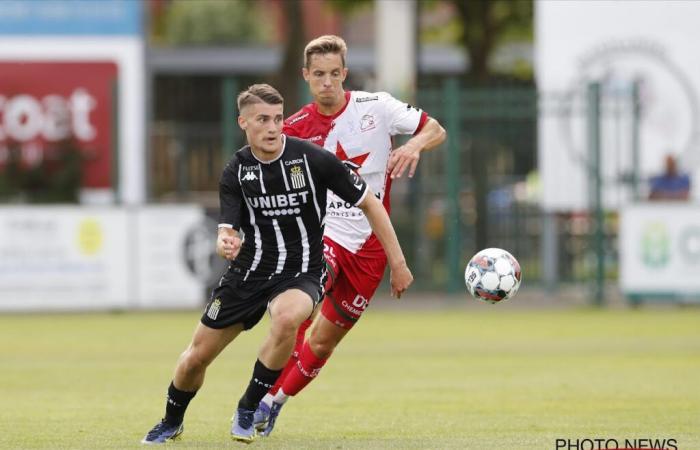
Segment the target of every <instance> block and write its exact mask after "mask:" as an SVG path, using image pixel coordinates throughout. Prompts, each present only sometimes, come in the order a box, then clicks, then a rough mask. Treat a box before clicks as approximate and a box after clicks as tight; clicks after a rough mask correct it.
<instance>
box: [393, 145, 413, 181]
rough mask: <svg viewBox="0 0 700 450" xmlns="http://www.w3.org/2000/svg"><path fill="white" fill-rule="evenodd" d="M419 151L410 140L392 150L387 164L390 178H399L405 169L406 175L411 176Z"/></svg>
mask: <svg viewBox="0 0 700 450" xmlns="http://www.w3.org/2000/svg"><path fill="white" fill-rule="evenodd" d="M420 151H421V149H420V147H418V145H416V144H414V143H412V142H411V141H408V142H406V144H404V145H402V146H401V147H399V148H397V149H395V150H393V151H392V152H391V154H390V155H389V164H388V166H387V168H388V169H389V172H391V178H401V176H402V175H403V173H404V172H405V171H406V169H408V177H409V178H413V175H414V174H415V173H416V167H418V161H419V160H420Z"/></svg>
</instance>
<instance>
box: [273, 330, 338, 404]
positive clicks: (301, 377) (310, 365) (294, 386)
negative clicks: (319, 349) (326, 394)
mask: <svg viewBox="0 0 700 450" xmlns="http://www.w3.org/2000/svg"><path fill="white" fill-rule="evenodd" d="M326 361H328V358H324V359H321V358H319V357H318V356H316V355H314V352H312V351H311V347H310V346H309V342H308V341H307V342H305V343H304V348H303V349H302V350H301V353H300V354H299V360H298V361H297V363H296V364H295V365H294V370H292V371H291V372H289V373H288V374H287V376H286V377H285V379H284V383H283V384H282V390H284V393H285V394H287V395H296V394H297V393H298V392H299V391H301V390H302V389H304V388H305V387H306V385H307V384H309V383H311V380H313V379H314V378H316V375H318V372H320V371H321V368H322V367H323V365H324V364H326Z"/></svg>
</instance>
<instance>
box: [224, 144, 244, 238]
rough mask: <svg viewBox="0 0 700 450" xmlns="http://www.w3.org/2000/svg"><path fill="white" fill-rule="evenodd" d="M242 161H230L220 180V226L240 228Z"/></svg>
mask: <svg viewBox="0 0 700 450" xmlns="http://www.w3.org/2000/svg"><path fill="white" fill-rule="evenodd" d="M239 167H240V162H239V161H238V159H237V158H235V159H233V160H232V161H231V162H229V163H228V164H227V165H226V167H225V168H224V172H223V173H222V174H221V180H219V206H220V213H219V227H226V228H233V229H234V230H238V229H240V226H241V205H242V202H243V194H242V192H241V184H240V182H239V180H238V169H239Z"/></svg>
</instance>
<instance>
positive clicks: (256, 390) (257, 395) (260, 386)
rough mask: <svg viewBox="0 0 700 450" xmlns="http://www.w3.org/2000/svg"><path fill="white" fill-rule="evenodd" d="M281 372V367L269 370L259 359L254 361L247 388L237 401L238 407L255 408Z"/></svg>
mask: <svg viewBox="0 0 700 450" xmlns="http://www.w3.org/2000/svg"><path fill="white" fill-rule="evenodd" d="M281 373H282V369H280V370H270V369H268V368H267V367H265V365H264V364H263V363H261V362H260V360H259V359H258V360H257V361H255V366H254V367H253V376H252V377H251V378H250V383H249V384H248V389H246V391H245V394H243V397H241V399H240V400H239V401H238V407H239V408H244V409H248V410H251V409H255V408H257V407H258V403H260V400H262V398H263V397H264V396H265V394H267V391H269V390H270V388H271V387H272V386H274V384H275V382H276V381H277V378H279V376H280V374H281Z"/></svg>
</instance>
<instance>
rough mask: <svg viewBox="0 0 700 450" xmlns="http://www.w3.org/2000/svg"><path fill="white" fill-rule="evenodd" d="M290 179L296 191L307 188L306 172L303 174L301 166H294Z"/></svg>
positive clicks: (290, 171)
mask: <svg viewBox="0 0 700 450" xmlns="http://www.w3.org/2000/svg"><path fill="white" fill-rule="evenodd" d="M289 173H290V176H289V178H290V179H291V180H292V187H294V189H301V188H303V187H305V186H306V180H304V172H302V170H301V167H300V166H294V167H292V168H291V169H290V170H289Z"/></svg>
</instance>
